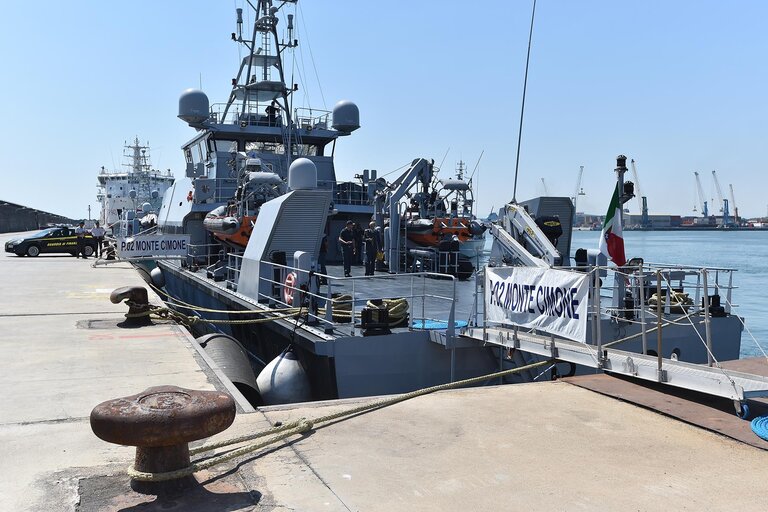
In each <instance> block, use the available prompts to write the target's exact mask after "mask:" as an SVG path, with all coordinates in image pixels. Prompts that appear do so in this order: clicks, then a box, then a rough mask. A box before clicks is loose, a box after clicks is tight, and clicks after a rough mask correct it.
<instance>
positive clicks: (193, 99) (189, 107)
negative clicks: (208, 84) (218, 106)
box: [178, 89, 210, 125]
mask: <svg viewBox="0 0 768 512" xmlns="http://www.w3.org/2000/svg"><path fill="white" fill-rule="evenodd" d="M208 109H209V105H208V96H206V95H205V93H204V92H203V91H201V90H199V89H187V90H185V91H184V92H183V93H181V96H180V97H179V115H178V117H179V119H181V120H182V121H186V122H187V123H189V124H191V125H195V124H200V123H202V122H203V121H205V120H206V119H208V117H209V116H210V113H209V111H208Z"/></svg>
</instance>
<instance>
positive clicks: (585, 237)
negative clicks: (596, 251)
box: [571, 230, 768, 357]
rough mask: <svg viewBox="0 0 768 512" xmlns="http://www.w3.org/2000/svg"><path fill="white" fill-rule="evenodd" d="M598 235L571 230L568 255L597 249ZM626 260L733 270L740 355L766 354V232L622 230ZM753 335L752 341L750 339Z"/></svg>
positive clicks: (767, 337)
mask: <svg viewBox="0 0 768 512" xmlns="http://www.w3.org/2000/svg"><path fill="white" fill-rule="evenodd" d="M599 238H600V232H599V231H574V232H573V239H572V242H571V252H572V253H573V252H575V251H576V249H578V248H580V247H584V248H597V246H598V242H599ZM624 249H625V253H626V256H627V259H629V258H633V257H640V258H643V259H644V260H645V261H646V262H648V263H668V264H685V265H694V266H702V267H713V268H714V267H726V268H733V269H736V270H737V272H735V273H734V277H733V284H734V286H736V287H737V289H736V290H734V293H733V302H734V304H733V306H734V308H733V311H734V312H735V313H736V314H738V315H739V316H741V317H743V318H744V319H745V324H746V328H745V330H744V332H743V333H742V336H741V357H753V356H762V355H763V352H762V351H761V349H760V347H759V346H758V344H757V343H758V342H759V344H760V346H762V348H763V350H765V351H766V352H768V314H767V313H768V308H766V305H765V304H764V303H763V299H765V297H766V289H768V230H766V231H746V230H736V231H625V232H624ZM750 333H751V335H750ZM753 336H754V339H753ZM755 340H757V342H756V341H755Z"/></svg>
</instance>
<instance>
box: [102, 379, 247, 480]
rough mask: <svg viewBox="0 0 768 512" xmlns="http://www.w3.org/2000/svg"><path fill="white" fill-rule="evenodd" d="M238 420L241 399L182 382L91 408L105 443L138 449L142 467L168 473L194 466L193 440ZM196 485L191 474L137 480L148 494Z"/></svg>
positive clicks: (222, 428)
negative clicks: (191, 455) (237, 405)
mask: <svg viewBox="0 0 768 512" xmlns="http://www.w3.org/2000/svg"><path fill="white" fill-rule="evenodd" d="M234 419H235V401H234V399H233V398H232V397H231V396H230V395H228V394H226V393H221V392H219V391H196V390H191V389H184V388H179V387H176V386H156V387H151V388H149V389H147V390H145V391H143V392H142V393H139V394H137V395H133V396H127V397H124V398H116V399H114V400H108V401H106V402H103V403H101V404H99V405H97V406H96V407H94V408H93V411H91V429H92V430H93V433H94V434H96V435H97V436H98V437H99V438H101V439H103V440H104V441H107V442H110V443H115V444H122V445H127V446H135V447H136V461H135V463H134V468H135V469H136V470H137V471H142V472H149V473H165V472H168V471H176V470H177V469H182V468H185V467H187V466H189V445H188V444H187V443H189V442H190V441H196V440H198V439H203V438H206V437H209V436H212V435H214V434H217V433H219V432H221V431H223V430H225V429H226V428H227V427H229V426H230V425H231V424H232V422H233V421H234ZM195 484H196V481H195V479H194V477H192V476H191V475H190V476H187V477H184V478H180V479H176V480H168V481H164V482H151V481H140V480H135V479H131V488H132V489H133V490H134V491H136V492H140V493H144V494H158V495H163V494H172V493H177V492H179V491H181V490H183V489H186V488H188V487H190V486H193V485H195Z"/></svg>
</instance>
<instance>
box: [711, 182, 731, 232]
mask: <svg viewBox="0 0 768 512" xmlns="http://www.w3.org/2000/svg"><path fill="white" fill-rule="evenodd" d="M712 179H713V180H714V182H715V189H716V190H717V200H718V201H720V211H721V212H723V227H728V226H730V225H731V216H730V212H729V211H728V199H726V198H724V197H723V189H722V188H720V181H719V180H718V179H717V172H716V171H712Z"/></svg>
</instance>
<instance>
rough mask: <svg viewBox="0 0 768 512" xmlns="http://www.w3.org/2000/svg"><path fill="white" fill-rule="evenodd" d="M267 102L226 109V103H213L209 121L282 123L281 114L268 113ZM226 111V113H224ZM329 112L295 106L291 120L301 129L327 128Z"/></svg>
mask: <svg viewBox="0 0 768 512" xmlns="http://www.w3.org/2000/svg"><path fill="white" fill-rule="evenodd" d="M268 106H269V103H267V102H264V103H248V104H247V105H246V106H245V108H243V105H242V104H236V106H235V107H233V108H232V107H230V108H229V110H227V104H226V103H213V104H212V105H211V106H210V108H209V115H210V117H209V119H208V120H209V122H211V123H214V124H237V125H240V126H275V127H279V126H282V125H283V119H282V116H281V115H269V114H268V113H267V107H268ZM225 112H226V115H225ZM330 118H331V112H329V111H327V110H318V109H312V108H305V107H301V108H295V109H294V110H293V121H294V123H295V126H296V127H297V128H299V129H302V130H319V129H323V130H327V129H328V127H329V126H330Z"/></svg>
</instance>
